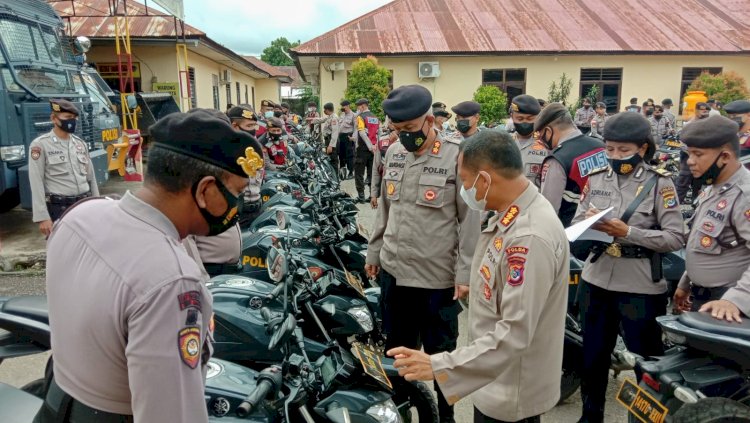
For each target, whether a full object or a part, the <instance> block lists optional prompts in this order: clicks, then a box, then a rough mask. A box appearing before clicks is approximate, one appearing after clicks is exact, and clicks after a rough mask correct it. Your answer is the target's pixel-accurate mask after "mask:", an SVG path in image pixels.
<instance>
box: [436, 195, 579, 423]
mask: <svg viewBox="0 0 750 423" xmlns="http://www.w3.org/2000/svg"><path fill="white" fill-rule="evenodd" d="M512 204H513V205H512V206H510V207H509V208H508V210H506V211H503V212H500V213H498V214H497V215H495V216H494V217H492V218H491V219H490V221H489V225H488V227H487V229H485V230H484V231H483V232H482V234H481V235H480V237H479V242H478V243H477V248H476V251H475V253H474V259H473V262H472V266H471V291H470V293H469V302H470V305H469V341H470V344H469V345H468V346H466V347H462V348H459V349H457V350H456V351H453V352H443V353H439V354H435V355H433V356H432V357H431V358H430V361H431V362H432V368H433V371H434V373H435V380H436V381H437V382H438V384H439V385H440V389H441V390H442V392H443V395H445V398H446V399H447V400H448V402H449V403H451V404H453V403H455V402H456V401H458V400H459V399H460V398H462V397H465V396H467V395H469V394H471V393H473V395H472V396H471V399H472V401H473V402H474V405H475V406H476V407H477V408H478V409H479V410H480V411H481V412H482V413H483V414H485V415H487V416H489V417H492V418H494V419H499V420H502V421H518V420H521V419H525V418H527V417H531V416H535V415H538V414H542V413H544V412H546V411H548V410H550V409H551V408H553V407H554V406H555V405H556V404H557V401H558V399H559V398H560V372H561V368H562V356H563V338H564V332H565V313H566V310H567V304H568V303H567V301H568V272H569V268H568V267H569V254H568V240H567V239H566V237H565V232H564V230H563V227H562V224H561V223H560V220H559V219H557V215H556V213H555V211H554V210H553V209H552V207H551V206H550V204H549V202H548V201H547V200H546V199H544V197H542V196H541V195H540V194H539V192H538V191H537V189H536V187H535V186H534V185H532V184H529V186H528V187H527V188H526V190H525V191H524V192H523V194H521V196H520V197H518V198H517V199H516V200H515V201H514V202H513V203H512Z"/></svg>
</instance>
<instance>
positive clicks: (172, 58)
mask: <svg viewBox="0 0 750 423" xmlns="http://www.w3.org/2000/svg"><path fill="white" fill-rule="evenodd" d="M132 49H133V62H139V63H140V68H141V85H142V89H143V91H145V92H149V91H151V82H152V81H155V82H177V81H178V80H177V55H176V51H175V47H174V46H171V47H169V46H137V45H134V46H132ZM86 57H87V58H88V62H89V63H105V62H106V63H117V54H116V52H115V46H114V44H112V45H97V46H93V47H91V50H89V52H88V53H86Z"/></svg>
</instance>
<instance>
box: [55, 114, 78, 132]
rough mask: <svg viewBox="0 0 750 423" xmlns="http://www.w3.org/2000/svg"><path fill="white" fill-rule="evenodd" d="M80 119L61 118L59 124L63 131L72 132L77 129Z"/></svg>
mask: <svg viewBox="0 0 750 423" xmlns="http://www.w3.org/2000/svg"><path fill="white" fill-rule="evenodd" d="M77 122H78V119H76V118H73V119H60V125H59V126H58V127H59V128H60V129H62V130H63V131H65V132H67V133H69V134H72V133H74V132H75V131H76V123H77Z"/></svg>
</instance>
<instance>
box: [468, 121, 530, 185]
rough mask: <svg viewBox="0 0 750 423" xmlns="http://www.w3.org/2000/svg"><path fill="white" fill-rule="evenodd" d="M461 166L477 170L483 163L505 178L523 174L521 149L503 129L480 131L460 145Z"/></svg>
mask: <svg viewBox="0 0 750 423" xmlns="http://www.w3.org/2000/svg"><path fill="white" fill-rule="evenodd" d="M460 151H461V152H462V153H463V161H462V164H461V165H462V166H463V167H466V168H468V169H472V170H477V169H479V167H480V165H482V164H484V165H487V166H489V167H491V168H492V169H493V170H494V171H495V172H497V173H498V174H499V175H501V176H502V177H504V178H506V179H513V178H515V177H517V176H519V175H521V174H523V160H522V159H521V150H519V149H518V145H517V143H516V141H515V140H514V139H513V137H511V135H510V133H508V132H505V131H480V132H478V133H476V134H475V135H474V136H473V137H471V138H468V139H466V140H464V141H463V142H462V143H461V145H460Z"/></svg>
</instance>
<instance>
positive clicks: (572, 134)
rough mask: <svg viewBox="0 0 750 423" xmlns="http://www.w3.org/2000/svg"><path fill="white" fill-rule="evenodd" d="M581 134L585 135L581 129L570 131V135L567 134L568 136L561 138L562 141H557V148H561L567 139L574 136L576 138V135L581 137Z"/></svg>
mask: <svg viewBox="0 0 750 423" xmlns="http://www.w3.org/2000/svg"><path fill="white" fill-rule="evenodd" d="M581 135H583V132H581V131H580V130H579V129H576V130H575V131H573V132H571V133H569V134H568V135H566V136H564V137H562V138H560V141H559V142H558V143H557V148H560V146H561V145H562V144H563V143H564V142H565V141H569V140H572V139H573V138H575V137H580V136H581Z"/></svg>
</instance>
